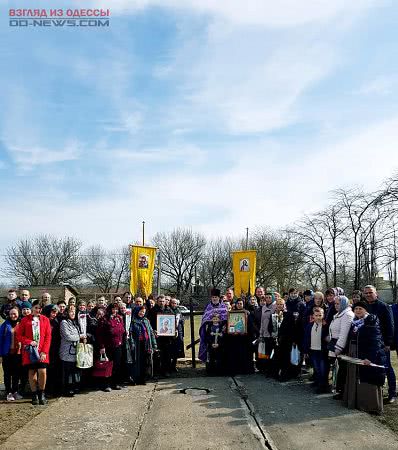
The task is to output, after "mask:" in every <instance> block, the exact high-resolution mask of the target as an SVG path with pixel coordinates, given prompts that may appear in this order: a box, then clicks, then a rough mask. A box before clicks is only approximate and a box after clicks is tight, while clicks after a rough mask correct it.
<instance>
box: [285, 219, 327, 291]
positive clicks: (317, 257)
mask: <svg viewBox="0 0 398 450" xmlns="http://www.w3.org/2000/svg"><path fill="white" fill-rule="evenodd" d="M329 227H330V223H329V220H328V219H327V218H326V217H324V216H322V215H321V214H314V215H312V216H304V218H303V219H302V220H301V221H299V222H298V223H297V224H296V226H295V227H294V228H290V229H289V232H290V233H291V234H292V235H294V236H296V237H297V238H298V239H299V240H300V241H301V248H302V256H303V258H304V260H305V261H306V263H307V264H308V265H311V266H313V269H311V272H314V269H316V272H319V271H321V273H322V275H323V280H324V283H325V285H326V286H329V275H330V273H331V272H332V266H333V260H331V258H330V255H331V254H332V253H333V251H332V249H333V242H332V241H331V239H330V232H331V230H330V228H329Z"/></svg>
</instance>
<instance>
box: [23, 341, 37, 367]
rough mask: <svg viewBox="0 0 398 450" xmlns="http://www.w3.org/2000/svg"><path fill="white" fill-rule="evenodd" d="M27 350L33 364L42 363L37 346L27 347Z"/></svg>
mask: <svg viewBox="0 0 398 450" xmlns="http://www.w3.org/2000/svg"><path fill="white" fill-rule="evenodd" d="M25 350H26V351H27V352H28V353H29V360H30V362H31V364H36V363H38V362H40V355H39V350H38V348H37V346H35V347H34V346H33V345H27V346H26V347H25Z"/></svg>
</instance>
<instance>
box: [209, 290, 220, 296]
mask: <svg viewBox="0 0 398 450" xmlns="http://www.w3.org/2000/svg"><path fill="white" fill-rule="evenodd" d="M220 294H221V291H220V289H212V290H211V293H210V295H211V296H212V297H219V296H220Z"/></svg>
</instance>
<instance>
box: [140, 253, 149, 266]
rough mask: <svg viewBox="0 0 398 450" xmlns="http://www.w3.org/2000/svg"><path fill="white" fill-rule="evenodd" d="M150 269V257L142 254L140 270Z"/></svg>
mask: <svg viewBox="0 0 398 450" xmlns="http://www.w3.org/2000/svg"><path fill="white" fill-rule="evenodd" d="M148 267H149V255H146V254H145V253H141V254H140V255H139V257H138V268H139V269H148Z"/></svg>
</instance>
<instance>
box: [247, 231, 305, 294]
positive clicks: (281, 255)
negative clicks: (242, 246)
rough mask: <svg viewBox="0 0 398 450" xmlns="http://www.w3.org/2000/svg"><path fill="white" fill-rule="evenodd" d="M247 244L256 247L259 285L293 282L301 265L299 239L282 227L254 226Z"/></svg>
mask: <svg viewBox="0 0 398 450" xmlns="http://www.w3.org/2000/svg"><path fill="white" fill-rule="evenodd" d="M250 247H251V248H253V249H254V250H256V251H257V274H256V276H257V282H258V284H259V285H261V286H265V287H276V288H277V289H278V290H283V289H287V288H288V287H290V286H291V285H292V284H296V283H297V281H298V279H299V278H300V275H299V272H300V270H299V269H300V268H301V267H302V265H303V257H302V254H303V252H302V251H301V248H300V243H299V240H298V239H297V238H296V237H295V236H293V235H292V234H290V233H287V232H285V231H281V230H277V231H273V230H269V229H267V228H258V229H256V230H255V231H254V232H253V233H252V236H251V238H250Z"/></svg>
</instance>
